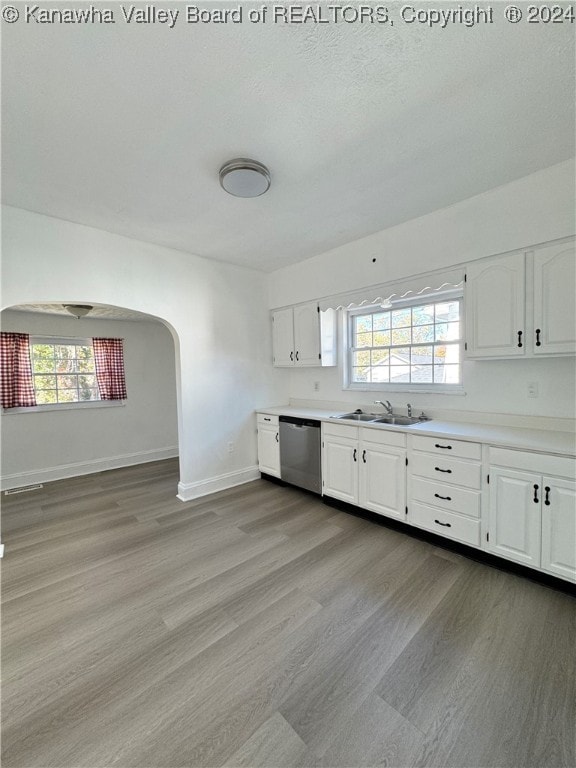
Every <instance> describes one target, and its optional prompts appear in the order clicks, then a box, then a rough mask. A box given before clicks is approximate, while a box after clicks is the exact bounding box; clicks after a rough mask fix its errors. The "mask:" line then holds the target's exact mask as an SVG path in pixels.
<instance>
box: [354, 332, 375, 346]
mask: <svg viewBox="0 0 576 768" xmlns="http://www.w3.org/2000/svg"><path fill="white" fill-rule="evenodd" d="M355 346H356V347H371V346H372V334H371V333H359V334H357V335H356V344H355Z"/></svg>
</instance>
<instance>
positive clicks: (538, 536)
mask: <svg viewBox="0 0 576 768" xmlns="http://www.w3.org/2000/svg"><path fill="white" fill-rule="evenodd" d="M575 469H576V462H575V460H574V459H571V458H567V457H559V456H551V455H549V454H538V453H527V452H523V451H513V450H507V449H500V448H492V449H490V512H489V520H488V545H487V548H488V550H489V551H491V552H493V553H494V554H496V555H500V556H501V557H506V558H507V559H509V560H515V561H516V562H519V563H523V564H524V565H528V566H530V567H532V568H538V569H540V570H542V571H545V572H547V573H550V574H553V575H555V576H560V577H561V578H563V579H568V580H570V581H576V482H575V481H574V479H573V478H574V476H575ZM538 470H540V471H538ZM560 475H564V477H561V476H560Z"/></svg>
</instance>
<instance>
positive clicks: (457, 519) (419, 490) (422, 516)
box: [407, 435, 482, 547]
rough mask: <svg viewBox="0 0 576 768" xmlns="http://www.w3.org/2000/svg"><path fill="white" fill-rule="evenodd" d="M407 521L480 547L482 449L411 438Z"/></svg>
mask: <svg viewBox="0 0 576 768" xmlns="http://www.w3.org/2000/svg"><path fill="white" fill-rule="evenodd" d="M409 447H410V455H409V460H408V470H409V473H410V474H409V478H408V485H409V489H410V490H409V498H408V516H407V522H408V523H410V524H411V525H415V526H417V527H418V528H425V529H426V530H428V531H432V532H433V533H437V534H439V535H441V536H446V537H447V538H450V539H454V540H455V541H460V542H462V543H463V544H469V545H470V546H473V547H479V546H480V543H481V542H480V527H481V522H480V514H481V508H482V504H481V491H480V487H481V480H482V462H481V458H482V446H481V445H480V443H472V442H466V441H464V440H440V439H438V438H434V437H424V436H419V435H418V436H417V435H414V436H411V437H410V443H409Z"/></svg>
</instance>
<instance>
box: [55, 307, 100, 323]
mask: <svg viewBox="0 0 576 768" xmlns="http://www.w3.org/2000/svg"><path fill="white" fill-rule="evenodd" d="M62 306H63V307H64V309H65V310H67V311H68V312H70V314H71V315H74V317H77V318H78V320H80V318H81V317H85V316H86V315H87V314H88V312H91V311H92V310H93V309H94V307H92V306H90V304H62Z"/></svg>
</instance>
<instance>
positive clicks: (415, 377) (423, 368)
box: [411, 365, 432, 384]
mask: <svg viewBox="0 0 576 768" xmlns="http://www.w3.org/2000/svg"><path fill="white" fill-rule="evenodd" d="M411 377H412V382H413V383H415V384H425V383H426V384H431V383H432V366H431V365H412V370H411Z"/></svg>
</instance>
